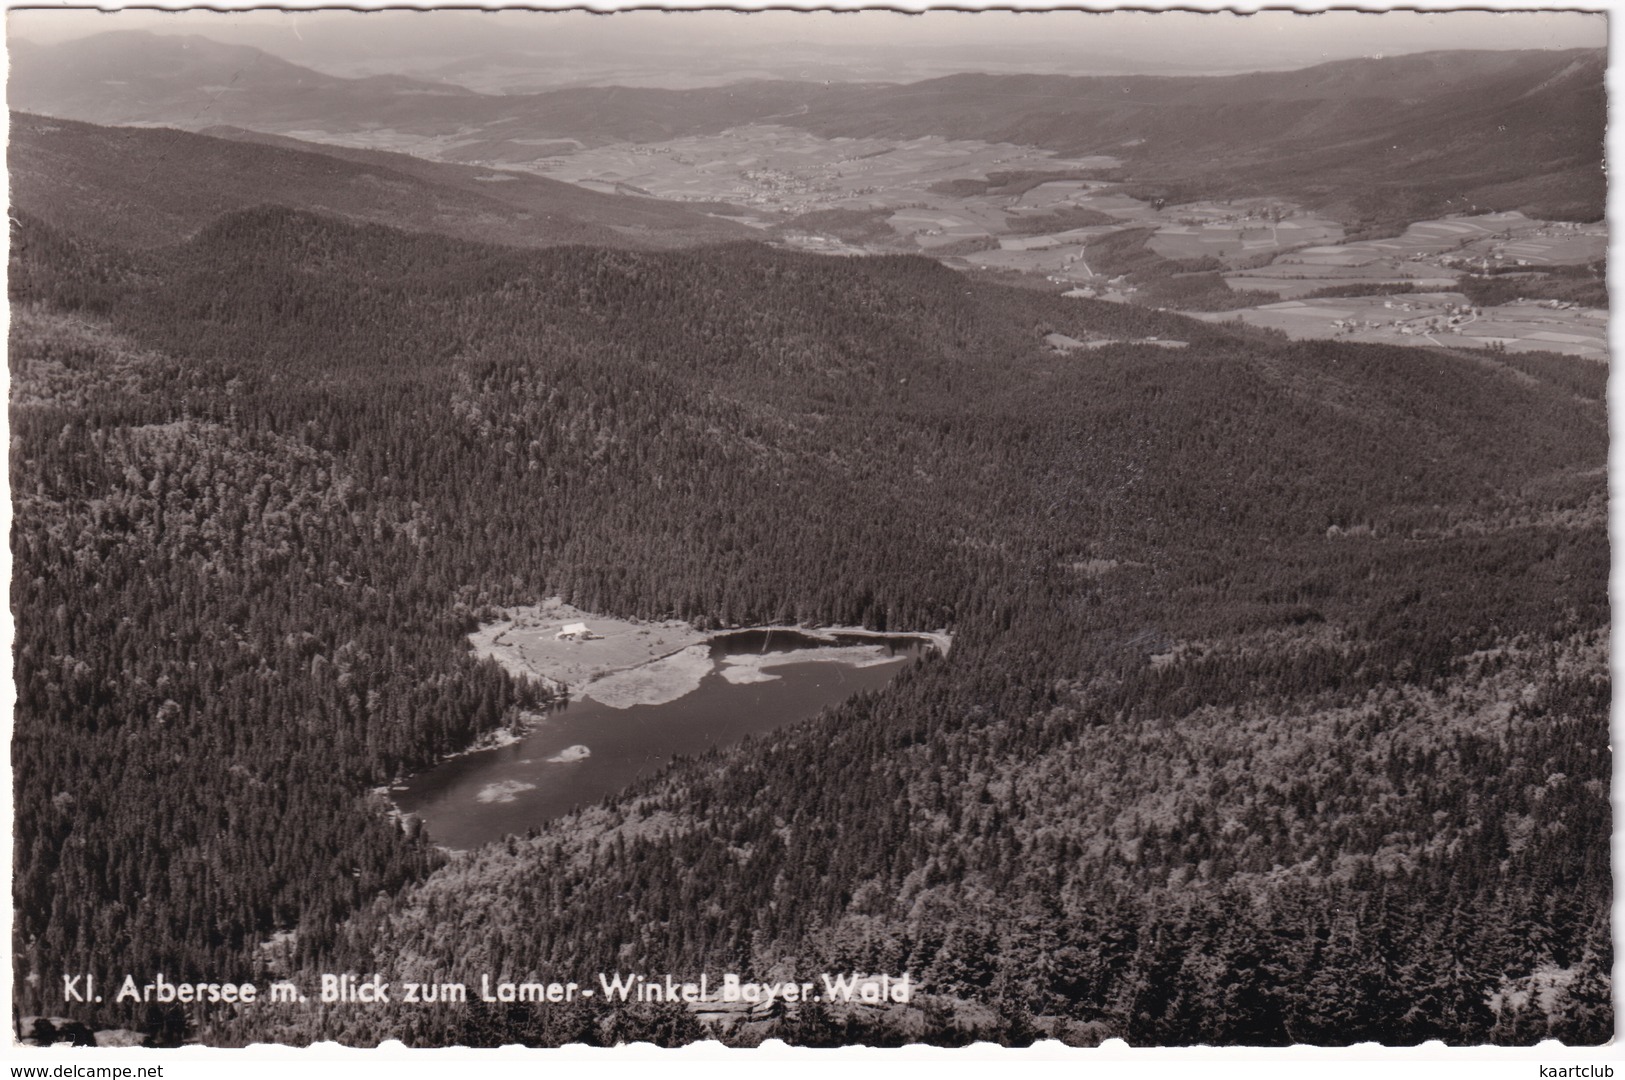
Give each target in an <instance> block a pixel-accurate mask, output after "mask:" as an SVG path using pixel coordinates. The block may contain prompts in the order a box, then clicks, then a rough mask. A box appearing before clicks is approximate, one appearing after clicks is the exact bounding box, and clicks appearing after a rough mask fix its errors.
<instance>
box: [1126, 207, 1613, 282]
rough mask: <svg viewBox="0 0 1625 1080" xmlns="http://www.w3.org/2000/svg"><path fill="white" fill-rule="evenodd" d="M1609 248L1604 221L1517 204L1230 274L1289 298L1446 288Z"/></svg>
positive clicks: (1592, 256) (1306, 250)
mask: <svg viewBox="0 0 1625 1080" xmlns="http://www.w3.org/2000/svg"><path fill="white" fill-rule="evenodd" d="M1283 224H1284V223H1283ZM1158 240H1161V237H1160V236H1159V237H1158ZM1607 251H1608V234H1607V229H1606V227H1605V226H1603V225H1601V224H1597V225H1580V224H1575V223H1572V222H1561V221H1538V220H1535V219H1532V218H1528V217H1525V216H1524V215H1523V214H1520V213H1516V212H1511V213H1504V214H1481V215H1477V216H1474V217H1463V218H1445V219H1441V220H1436V221H1418V222H1416V223H1415V224H1413V225H1411V226H1410V228H1408V229H1406V230H1405V232H1404V233H1403V234H1402V235H1400V236H1396V237H1392V238H1389V239H1384V240H1360V241H1356V242H1353V243H1348V244H1326V243H1322V242H1316V243H1312V244H1311V245H1310V246H1307V247H1302V248H1299V249H1297V250H1293V251H1287V252H1284V253H1283V254H1281V255H1280V256H1278V257H1277V258H1276V259H1275V260H1274V261H1272V262H1271V263H1270V264H1269V265H1268V266H1265V267H1261V268H1257V269H1248V270H1236V271H1232V272H1231V273H1228V274H1226V275H1225V279H1226V280H1227V281H1228V282H1229V283H1230V285H1231V287H1232V288H1237V289H1264V290H1269V291H1272V292H1276V293H1278V294H1279V295H1281V296H1282V297H1286V298H1291V297H1295V296H1301V295H1302V294H1303V293H1306V292H1311V291H1313V290H1315V289H1319V288H1324V287H1326V286H1328V285H1334V284H1335V285H1348V284H1353V283H1369V282H1396V283H1397V282H1411V283H1412V284H1414V285H1417V286H1420V287H1423V288H1429V287H1433V288H1443V287H1448V286H1450V285H1452V284H1454V282H1455V279H1456V277H1457V275H1458V274H1459V273H1460V272H1461V271H1464V270H1488V269H1492V268H1497V267H1507V266H1557V265H1580V264H1584V263H1589V262H1594V261H1596V260H1598V259H1601V258H1602V257H1603V256H1604V255H1606V254H1607Z"/></svg>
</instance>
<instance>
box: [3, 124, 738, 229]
mask: <svg viewBox="0 0 1625 1080" xmlns="http://www.w3.org/2000/svg"><path fill="white" fill-rule="evenodd" d="M216 130H219V129H216ZM221 133H222V134H225V135H228V136H229V137H227V138H215V137H211V136H210V135H203V134H197V133H193V132H187V131H179V130H174V129H169V128H152V127H102V126H98V125H93V124H84V123H76V122H74V121H71V120H57V119H46V118H43V117H38V116H30V115H27V114H19V113H13V114H12V125H11V146H10V150H9V159H10V168H11V188H12V204H13V205H14V206H15V207H17V208H18V209H20V210H23V211H25V212H27V213H30V214H33V215H35V216H36V217H38V218H40V219H41V220H43V221H47V222H50V223H52V224H54V225H56V226H58V227H60V228H63V229H66V230H67V231H69V232H72V233H75V234H78V235H81V236H87V237H94V238H97V239H98V240H100V241H105V242H108V243H112V244H115V245H127V246H137V247H142V246H152V245H157V244H165V243H171V242H174V241H176V240H180V239H183V238H185V237H186V236H188V235H190V234H191V233H193V232H195V231H196V230H197V229H198V228H200V227H202V226H203V225H205V224H206V223H208V222H209V221H211V220H213V219H214V218H215V217H217V216H219V215H220V214H222V213H225V212H227V211H230V210H236V209H242V208H245V207H251V206H257V205H261V204H267V203H275V204H279V205H283V206H289V207H294V208H302V209H310V210H319V211H322V212H324V213H329V214H333V215H336V216H339V217H344V218H349V219H352V220H357V221H376V222H387V223H389V224H391V225H395V226H397V227H400V228H407V229H416V230H421V231H430V232H438V233H444V234H446V235H449V236H457V237H462V238H464V239H471V240H485V241H490V242H494V243H504V244H513V245H518V246H527V247H534V246H547V245H553V244H581V243H589V244H598V245H605V246H610V247H629V246H647V247H667V246H683V245H687V244H693V243H708V242H719V241H724V240H729V239H737V238H739V237H740V236H742V235H748V232H749V231H748V230H746V229H744V228H743V227H741V226H738V225H735V224H733V223H731V222H728V221H723V220H721V219H718V218H713V217H707V216H705V215H703V214H699V213H696V212H694V211H692V210H689V209H686V208H684V207H682V206H679V205H676V204H673V203H666V202H661V201H659V200H655V199H639V198H633V197H628V196H619V195H605V194H600V193H598V192H592V191H587V190H585V189H583V188H580V187H577V186H575V185H573V184H565V183H560V182H558V181H554V180H548V179H546V178H543V177H538V176H533V175H529V174H519V173H509V172H499V171H493V170H491V169H484V168H477V167H474V166H464V165H449V164H440V163H436V162H429V161H425V160H422V159H419V158H414V157H410V156H407V155H403V154H388V153H382V152H370V151H345V150H342V149H339V148H335V147H328V146H321V145H317V144H309V143H301V142H299V141H298V140H294V139H285V138H278V137H273V136H262V135H256V134H252V133H249V132H244V131H240V130H226V131H222V132H221Z"/></svg>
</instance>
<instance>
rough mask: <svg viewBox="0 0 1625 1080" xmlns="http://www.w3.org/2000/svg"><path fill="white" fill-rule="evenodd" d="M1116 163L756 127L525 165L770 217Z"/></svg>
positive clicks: (899, 203) (934, 202)
mask: <svg viewBox="0 0 1625 1080" xmlns="http://www.w3.org/2000/svg"><path fill="white" fill-rule="evenodd" d="M1116 164H1117V159H1115V158H1110V157H1105V156H1097V157H1086V158H1058V157H1056V156H1055V155H1054V154H1053V153H1051V152H1049V151H1046V150H1038V149H1035V148H1033V147H1026V146H1016V145H1013V144H1010V143H984V142H976V141H973V140H949V139H942V138H938V137H935V136H931V137H927V138H920V139H913V140H910V141H907V142H899V141H896V140H891V139H865V138H859V139H849V138H837V139H824V138H820V137H818V136H816V135H811V134H809V133H807V132H805V131H800V130H797V129H795V128H788V127H780V126H778V125H773V124H750V125H746V126H743V127H737V128H730V129H729V130H727V131H724V132H721V133H719V134H716V135H705V136H693V137H688V138H681V139H673V140H671V141H669V142H660V143H642V144H635V143H615V144H612V145H609V146H601V147H594V148H591V149H583V150H580V151H577V152H575V153H571V154H568V155H560V156H554V157H538V158H537V159H536V160H534V161H532V162H530V163H528V164H527V165H526V166H525V167H526V168H528V169H530V170H532V171H535V172H539V173H542V174H543V175H545V176H549V177H552V178H553V179H556V180H568V181H571V182H574V183H590V184H598V185H606V184H607V185H621V186H624V187H631V188H635V189H636V190H638V191H640V192H643V193H647V194H650V195H654V196H657V197H659V198H663V199H681V200H690V201H703V202H733V203H737V204H739V205H742V206H749V207H757V208H762V209H768V210H780V211H783V210H792V211H806V210H817V209H829V208H832V207H855V208H864V209H881V208H901V207H904V206H908V205H910V204H915V203H921V204H924V206H925V207H926V208H930V207H933V206H938V207H951V206H953V205H954V204H956V203H957V202H958V201H959V200H956V199H952V198H945V197H943V196H936V195H932V194H931V193H929V192H927V191H926V189H927V188H928V187H929V186H930V185H932V184H936V183H939V182H942V181H945V180H967V179H982V178H984V177H986V176H987V174H988V173H989V172H997V171H999V170H1008V171H1016V170H1024V169H1037V170H1067V169H1100V168H1110V167H1112V166H1115V165H1116Z"/></svg>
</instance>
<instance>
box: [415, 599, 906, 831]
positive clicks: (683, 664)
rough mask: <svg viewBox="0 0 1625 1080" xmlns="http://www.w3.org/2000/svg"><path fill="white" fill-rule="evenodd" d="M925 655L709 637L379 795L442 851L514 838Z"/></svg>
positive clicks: (844, 638) (750, 635) (895, 640)
mask: <svg viewBox="0 0 1625 1080" xmlns="http://www.w3.org/2000/svg"><path fill="white" fill-rule="evenodd" d="M932 648H933V645H932V644H931V642H929V641H928V640H927V639H925V638H920V637H912V636H907V635H889V636H886V637H876V636H867V635H865V636H858V635H847V634H829V635H822V634H821V635H820V636H818V637H812V636H809V635H806V634H800V633H796V632H794V631H786V630H749V631H742V632H736V633H726V634H719V635H717V636H715V637H712V638H711V639H710V640H709V641H707V642H705V643H702V644H700V645H697V646H693V647H691V648H689V649H685V650H683V651H682V654H680V655H674V656H673V657H669V658H666V659H663V660H658V661H655V663H654V664H649V665H644V668H643V671H641V672H640V670H639V669H632V670H631V671H629V672H626V673H624V677H623V676H612V677H611V678H609V679H606V680H604V684H605V689H604V691H603V697H604V698H606V699H607V700H606V701H600V700H596V699H595V698H593V697H592V696H591V695H592V694H593V693H594V688H593V685H592V684H589V685H588V686H586V687H584V688H583V689H582V691H581V693H583V694H585V695H587V696H585V697H579V698H576V699H574V700H571V701H570V702H569V703H567V704H564V705H560V706H558V707H555V708H554V709H552V710H550V711H549V712H548V714H547V715H546V716H545V717H544V718H543V719H542V720H540V721H538V722H536V723H534V724H533V725H532V728H531V730H530V731H529V732H528V733H526V734H525V735H524V736H523V737H522V738H521V739H519V740H518V741H517V742H514V743H512V744H510V745H508V746H502V747H497V748H495V749H490V750H481V751H478V752H475V753H471V754H466V755H463V756H461V757H455V758H452V759H450V760H448V761H444V762H441V763H440V764H439V765H436V766H435V767H433V768H431V769H428V770H426V771H424V772H422V773H419V774H418V775H416V776H414V777H412V778H411V779H409V780H407V781H406V782H405V783H404V784H402V785H399V786H397V787H395V788H393V789H391V792H390V797H391V798H392V799H393V800H394V802H395V805H396V806H397V807H399V808H400V810H401V811H403V812H405V813H409V814H415V815H416V816H417V817H419V818H421V819H422V820H423V824H424V827H425V828H426V829H427V831H428V833H429V835H430V836H431V837H432V838H433V839H434V840H435V842H436V843H439V844H441V845H443V846H445V847H448V848H454V849H465V848H471V847H476V846H478V845H480V844H484V843H488V842H490V841H492V840H499V839H501V838H502V837H504V836H507V835H508V834H509V833H518V834H521V835H523V834H524V833H525V831H526V830H527V829H529V828H530V827H531V826H533V825H541V824H542V823H543V822H546V821H549V820H551V819H553V818H556V817H559V816H561V815H563V814H567V813H569V812H570V811H571V810H573V809H575V808H577V807H580V806H587V805H591V804H593V803H596V802H597V801H598V800H599V799H601V798H603V797H604V796H605V795H612V794H614V793H616V792H619V791H624V790H625V789H626V788H627V787H628V786H629V785H631V784H632V782H633V781H634V780H636V779H637V778H638V777H640V776H647V775H649V774H651V773H653V772H655V771H657V770H658V769H659V768H660V767H661V766H663V765H665V764H666V763H667V762H669V761H670V760H671V759H672V758H673V757H675V756H677V755H679V754H688V755H693V754H697V753H700V752H702V751H704V750H706V749H708V748H710V747H726V746H732V745H734V744H735V743H738V742H740V741H741V740H743V739H744V738H745V737H746V736H747V735H753V734H757V733H760V732H765V731H772V730H774V729H776V728H781V727H784V726H786V725H788V724H793V723H795V722H797V721H799V720H806V719H808V718H810V717H813V716H816V715H817V714H818V712H819V711H820V710H822V709H824V708H825V707H827V706H830V705H835V704H838V703H840V702H842V701H845V700H846V699H847V698H849V697H851V696H852V695H853V694H855V693H857V692H859V691H860V690H875V689H879V688H880V687H882V686H884V685H886V684H887V683H888V682H890V681H891V680H892V679H893V678H894V677H895V676H896V675H897V673H898V671H900V670H901V669H902V668H903V667H904V666H905V665H907V664H908V663H909V662H910V661H911V660H913V659H914V658H916V657H918V656H921V655H923V654H924V653H926V652H928V651H930V650H931V649H932ZM651 670H656V671H659V670H663V671H665V673H666V674H665V676H664V677H663V679H662V680H660V681H661V685H662V686H665V687H667V688H668V689H667V690H666V692H665V693H659V692H657V693H653V694H649V693H647V692H646V693H644V694H643V695H642V699H639V698H638V697H637V696H636V695H633V696H631V697H628V695H626V694H625V693H624V692H612V689H611V688H612V687H616V686H622V685H624V683H625V682H626V681H627V680H629V679H630V680H637V679H638V678H639V677H640V676H643V681H644V682H645V683H647V682H649V681H650V677H648V676H647V672H648V671H651ZM668 695H670V699H669V700H660V699H661V698H663V697H667V696H668ZM651 698H652V699H653V703H651V701H650V700H649V699H651Z"/></svg>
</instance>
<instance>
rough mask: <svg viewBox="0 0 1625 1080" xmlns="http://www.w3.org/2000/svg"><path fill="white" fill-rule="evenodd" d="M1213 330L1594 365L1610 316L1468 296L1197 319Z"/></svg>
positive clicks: (1316, 303) (1336, 303) (1302, 305)
mask: <svg viewBox="0 0 1625 1080" xmlns="http://www.w3.org/2000/svg"><path fill="white" fill-rule="evenodd" d="M1196 318H1200V319H1205V320H1207V321H1209V322H1216V321H1225V320H1229V319H1235V318H1240V319H1241V320H1242V321H1243V322H1247V323H1250V324H1252V325H1254V326H1267V327H1270V328H1272V329H1276V330H1281V331H1284V332H1285V333H1286V334H1287V335H1289V336H1291V337H1293V338H1300V339H1301V338H1334V339H1337V340H1343V341H1368V342H1383V343H1388V344H1402V345H1419V344H1433V345H1466V346H1477V347H1483V346H1500V347H1504V348H1507V349H1510V350H1514V351H1529V350H1536V349H1538V350H1543V351H1547V352H1560V353H1568V354H1570V355H1574V356H1584V357H1588V358H1590V359H1594V360H1606V359H1607V358H1608V313H1607V312H1606V311H1602V310H1598V309H1596V308H1581V307H1575V306H1571V305H1562V304H1559V303H1557V302H1556V301H1540V302H1536V301H1524V302H1522V303H1514V304H1502V305H1499V306H1496V307H1491V308H1477V307H1474V306H1473V305H1472V304H1471V302H1470V301H1469V300H1468V299H1467V297H1466V296H1464V295H1463V294H1461V293H1454V292H1437V293H1402V294H1399V295H1395V296H1361V297H1338V298H1336V299H1323V300H1312V301H1305V300H1286V301H1283V302H1281V303H1278V304H1265V305H1263V306H1261V307H1255V308H1244V309H1242V310H1240V311H1227V312H1218V313H1214V314H1206V315H1197V316H1196Z"/></svg>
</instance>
